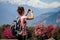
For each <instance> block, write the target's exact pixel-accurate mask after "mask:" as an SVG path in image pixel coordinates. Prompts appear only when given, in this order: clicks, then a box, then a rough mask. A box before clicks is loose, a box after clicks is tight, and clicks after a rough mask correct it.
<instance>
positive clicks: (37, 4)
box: [0, 0, 60, 8]
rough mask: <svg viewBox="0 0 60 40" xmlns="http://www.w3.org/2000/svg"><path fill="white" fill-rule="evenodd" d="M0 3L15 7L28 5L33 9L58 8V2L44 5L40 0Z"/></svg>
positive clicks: (6, 0)
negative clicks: (15, 5)
mask: <svg viewBox="0 0 60 40" xmlns="http://www.w3.org/2000/svg"><path fill="white" fill-rule="evenodd" d="M0 2H8V3H11V4H17V5H22V4H23V5H28V6H32V7H35V8H55V7H59V6H60V3H59V2H53V3H50V4H48V3H44V2H42V1H40V0H0Z"/></svg>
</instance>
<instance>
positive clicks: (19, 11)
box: [17, 6, 24, 15]
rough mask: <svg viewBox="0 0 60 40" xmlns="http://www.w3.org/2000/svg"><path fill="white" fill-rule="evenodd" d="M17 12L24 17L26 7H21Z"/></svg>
mask: <svg viewBox="0 0 60 40" xmlns="http://www.w3.org/2000/svg"><path fill="white" fill-rule="evenodd" d="M17 11H18V13H19V15H22V14H23V13H24V7H20V6H19V7H18V9H17Z"/></svg>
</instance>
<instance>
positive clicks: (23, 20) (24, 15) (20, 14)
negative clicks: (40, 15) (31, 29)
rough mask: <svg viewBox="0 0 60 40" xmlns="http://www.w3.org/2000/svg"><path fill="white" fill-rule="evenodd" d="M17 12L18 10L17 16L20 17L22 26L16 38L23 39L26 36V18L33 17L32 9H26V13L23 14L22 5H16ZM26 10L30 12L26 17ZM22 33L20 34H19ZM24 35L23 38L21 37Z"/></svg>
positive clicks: (30, 18)
mask: <svg viewBox="0 0 60 40" xmlns="http://www.w3.org/2000/svg"><path fill="white" fill-rule="evenodd" d="M17 12H18V17H19V18H20V20H21V23H20V24H21V26H22V31H21V32H20V33H19V36H18V40H19V39H20V40H25V39H24V38H25V37H26V35H27V31H26V20H32V19H34V15H33V11H32V10H31V9H29V10H27V11H26V14H24V12H25V11H24V7H20V6H19V7H18V9H17ZM28 12H30V14H31V16H30V17H28V16H27V15H28ZM21 33H22V34H21ZM23 37H24V38H23Z"/></svg>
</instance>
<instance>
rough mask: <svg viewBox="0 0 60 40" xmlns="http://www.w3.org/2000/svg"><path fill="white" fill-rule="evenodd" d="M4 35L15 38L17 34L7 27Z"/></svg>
mask: <svg viewBox="0 0 60 40" xmlns="http://www.w3.org/2000/svg"><path fill="white" fill-rule="evenodd" d="M3 36H4V37H6V38H15V36H14V35H13V34H12V33H11V31H10V29H9V28H6V29H5V30H4V32H3Z"/></svg>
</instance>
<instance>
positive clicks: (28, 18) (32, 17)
mask: <svg viewBox="0 0 60 40" xmlns="http://www.w3.org/2000/svg"><path fill="white" fill-rule="evenodd" d="M30 14H31V16H30V17H27V20H32V19H34V14H33V11H32V10H31V9H30Z"/></svg>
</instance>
